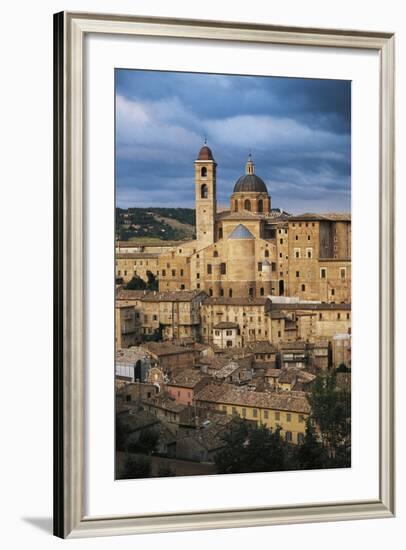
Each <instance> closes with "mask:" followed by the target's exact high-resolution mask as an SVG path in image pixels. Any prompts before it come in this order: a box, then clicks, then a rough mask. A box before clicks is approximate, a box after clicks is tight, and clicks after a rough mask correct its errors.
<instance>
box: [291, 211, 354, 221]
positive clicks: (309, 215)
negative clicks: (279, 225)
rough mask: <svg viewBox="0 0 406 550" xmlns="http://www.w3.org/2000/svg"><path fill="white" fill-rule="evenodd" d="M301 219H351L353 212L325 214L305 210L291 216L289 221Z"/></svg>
mask: <svg viewBox="0 0 406 550" xmlns="http://www.w3.org/2000/svg"><path fill="white" fill-rule="evenodd" d="M296 221H298V222H300V221H346V222H347V221H348V222H349V221H351V214H350V213H347V212H344V213H342V212H327V213H325V214H316V213H314V212H305V213H304V214H297V215H294V216H291V217H290V218H289V222H296Z"/></svg>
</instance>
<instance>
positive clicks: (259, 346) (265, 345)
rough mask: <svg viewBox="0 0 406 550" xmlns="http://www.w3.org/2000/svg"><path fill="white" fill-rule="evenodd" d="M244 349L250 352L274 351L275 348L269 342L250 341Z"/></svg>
mask: <svg viewBox="0 0 406 550" xmlns="http://www.w3.org/2000/svg"><path fill="white" fill-rule="evenodd" d="M246 349H247V350H249V351H251V352H252V353H276V348H275V346H273V345H272V344H271V343H270V342H252V344H248V345H247V346H246Z"/></svg>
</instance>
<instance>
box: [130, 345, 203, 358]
mask: <svg viewBox="0 0 406 550" xmlns="http://www.w3.org/2000/svg"><path fill="white" fill-rule="evenodd" d="M140 347H141V348H142V349H143V350H145V351H146V352H149V353H152V354H153V355H157V356H160V355H162V356H165V355H177V354H180V353H191V352H193V350H192V349H191V348H188V347H186V346H175V345H173V344H171V343H169V342H145V343H143V344H142V346H140Z"/></svg>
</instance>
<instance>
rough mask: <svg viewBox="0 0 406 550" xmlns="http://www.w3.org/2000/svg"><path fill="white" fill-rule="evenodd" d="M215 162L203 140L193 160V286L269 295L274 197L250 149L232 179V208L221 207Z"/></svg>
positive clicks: (229, 293) (214, 293) (229, 294)
mask: <svg viewBox="0 0 406 550" xmlns="http://www.w3.org/2000/svg"><path fill="white" fill-rule="evenodd" d="M216 168H217V164H216V162H215V160H214V157H213V153H212V151H211V150H210V148H209V147H208V146H207V144H206V143H205V144H204V146H203V147H202V148H201V149H200V151H199V154H198V156H197V159H196V161H195V189H196V236H197V242H196V254H193V255H192V257H191V262H190V270H191V285H192V288H196V289H201V290H204V291H205V292H206V293H207V294H209V296H213V297H221V296H224V297H230V298H231V297H242V296H244V297H245V296H252V297H257V296H266V295H268V294H271V292H272V282H271V271H272V259H274V258H275V255H276V250H275V244H273V243H270V242H267V241H266V240H265V236H266V229H265V219H266V218H267V217H269V215H270V213H271V198H270V196H269V194H268V190H267V187H266V184H265V182H264V181H263V180H262V179H261V178H260V177H259V176H257V175H256V174H255V170H254V162H253V160H252V156H251V154H249V157H248V161H247V163H246V165H245V174H244V175H242V176H241V177H240V178H239V179H238V180H237V182H236V183H235V185H234V190H233V193H232V195H231V198H230V210H229V211H228V210H227V211H222V212H219V213H217V207H216Z"/></svg>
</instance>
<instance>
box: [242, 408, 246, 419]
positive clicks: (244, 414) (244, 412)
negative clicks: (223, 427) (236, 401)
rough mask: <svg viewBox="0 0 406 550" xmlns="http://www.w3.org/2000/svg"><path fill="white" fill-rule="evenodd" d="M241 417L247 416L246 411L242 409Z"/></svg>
mask: <svg viewBox="0 0 406 550" xmlns="http://www.w3.org/2000/svg"><path fill="white" fill-rule="evenodd" d="M241 414H242V416H243V418H245V417H246V416H247V409H242V413H241Z"/></svg>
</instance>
